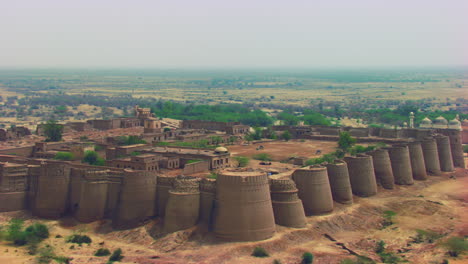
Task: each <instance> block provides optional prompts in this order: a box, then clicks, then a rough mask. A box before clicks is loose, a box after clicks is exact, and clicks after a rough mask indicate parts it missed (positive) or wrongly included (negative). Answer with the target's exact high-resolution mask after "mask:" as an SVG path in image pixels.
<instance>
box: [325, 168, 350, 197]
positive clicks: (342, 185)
mask: <svg viewBox="0 0 468 264" xmlns="http://www.w3.org/2000/svg"><path fill="white" fill-rule="evenodd" d="M326 166H327V173H328V180H329V181H330V188H331V191H332V196H333V200H335V201H336V202H338V203H342V204H351V203H353V191H352V189H351V182H350V180H349V173H348V165H347V164H346V162H344V161H342V160H336V161H335V163H329V164H327V165H326Z"/></svg>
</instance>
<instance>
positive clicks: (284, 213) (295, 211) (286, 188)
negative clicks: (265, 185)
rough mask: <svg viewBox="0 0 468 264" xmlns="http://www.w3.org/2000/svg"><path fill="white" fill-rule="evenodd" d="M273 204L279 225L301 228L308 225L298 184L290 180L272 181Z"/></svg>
mask: <svg viewBox="0 0 468 264" xmlns="http://www.w3.org/2000/svg"><path fill="white" fill-rule="evenodd" d="M270 191H271V202H272V205H273V213H274V215H275V222H276V224H278V225H282V226H287V227H295V228H301V227H305V225H306V217H305V214H304V207H303V205H302V201H301V200H300V199H299V197H298V195H297V193H298V190H297V188H296V184H295V183H294V181H293V180H292V179H290V178H287V177H285V178H281V179H271V180H270Z"/></svg>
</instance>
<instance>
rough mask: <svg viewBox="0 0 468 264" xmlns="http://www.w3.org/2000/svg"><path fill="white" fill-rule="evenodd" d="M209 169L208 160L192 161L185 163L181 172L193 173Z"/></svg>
mask: <svg viewBox="0 0 468 264" xmlns="http://www.w3.org/2000/svg"><path fill="white" fill-rule="evenodd" d="M209 169H210V162H209V161H206V160H204V161H199V162H194V163H189V164H185V166H184V170H183V172H182V173H183V174H193V173H198V172H204V171H208V170H209Z"/></svg>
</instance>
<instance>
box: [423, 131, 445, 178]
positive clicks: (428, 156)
mask: <svg viewBox="0 0 468 264" xmlns="http://www.w3.org/2000/svg"><path fill="white" fill-rule="evenodd" d="M421 148H422V151H423V156H424V164H425V165H426V171H427V172H429V173H432V174H434V175H440V174H441V173H442V172H441V170H440V162H439V153H438V151H437V143H436V141H435V139H434V138H426V139H424V140H423V141H422V142H421Z"/></svg>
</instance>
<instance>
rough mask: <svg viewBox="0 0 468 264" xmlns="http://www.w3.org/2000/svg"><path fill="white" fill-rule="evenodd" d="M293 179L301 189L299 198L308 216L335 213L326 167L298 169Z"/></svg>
mask: <svg viewBox="0 0 468 264" xmlns="http://www.w3.org/2000/svg"><path fill="white" fill-rule="evenodd" d="M292 178H293V180H294V182H295V183H296V186H297V188H298V189H299V198H300V199H301V200H302V203H303V205H304V210H305V213H306V215H321V214H326V213H330V212H331V211H333V197H332V193H331V188H330V182H329V180H328V174H327V168H326V167H322V166H311V167H310V168H307V169H297V170H296V171H294V173H293V176H292Z"/></svg>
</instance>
